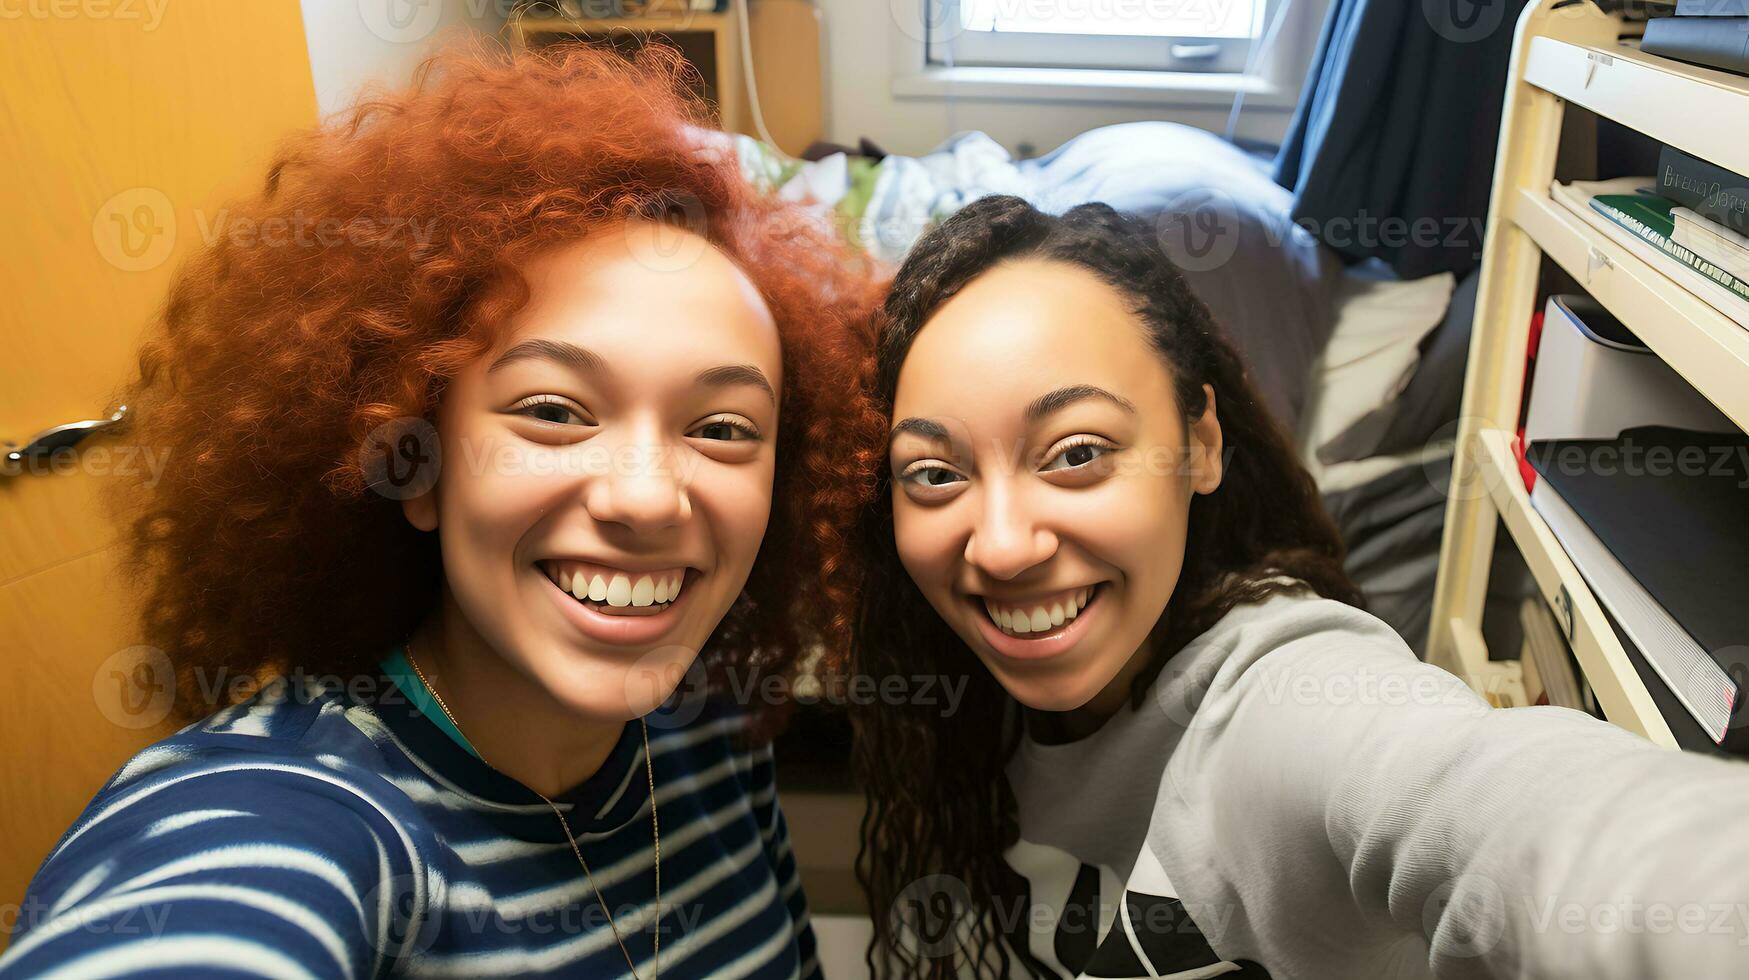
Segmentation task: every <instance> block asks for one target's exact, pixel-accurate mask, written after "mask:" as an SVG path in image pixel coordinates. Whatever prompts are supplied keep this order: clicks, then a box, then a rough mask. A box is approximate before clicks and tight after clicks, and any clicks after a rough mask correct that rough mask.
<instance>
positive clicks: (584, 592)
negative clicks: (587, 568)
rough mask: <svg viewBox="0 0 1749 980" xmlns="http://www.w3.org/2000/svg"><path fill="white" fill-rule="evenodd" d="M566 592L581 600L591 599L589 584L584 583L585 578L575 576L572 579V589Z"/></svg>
mask: <svg viewBox="0 0 1749 980" xmlns="http://www.w3.org/2000/svg"><path fill="white" fill-rule="evenodd" d="M565 591H566V592H569V593H571V594H572V595H574V596H576V597H577V598H579V599H587V598H589V583H587V582H585V581H583V576H581V575H574V576H572V577H571V587H570V588H568V589H566V590H565Z"/></svg>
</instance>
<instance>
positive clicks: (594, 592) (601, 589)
mask: <svg viewBox="0 0 1749 980" xmlns="http://www.w3.org/2000/svg"><path fill="white" fill-rule="evenodd" d="M577 577H578V578H579V579H581V578H582V577H583V576H581V575H579V576H577ZM584 594H585V595H586V596H587V597H588V598H590V599H592V600H594V601H596V602H605V601H607V579H604V578H602V577H601V574H600V573H599V572H597V573H596V575H595V577H594V578H592V579H590V580H589V591H588V592H586V593H584Z"/></svg>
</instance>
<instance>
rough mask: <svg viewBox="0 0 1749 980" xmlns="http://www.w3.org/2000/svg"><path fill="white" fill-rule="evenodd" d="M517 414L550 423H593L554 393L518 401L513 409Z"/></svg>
mask: <svg viewBox="0 0 1749 980" xmlns="http://www.w3.org/2000/svg"><path fill="white" fill-rule="evenodd" d="M511 411H512V412H514V413H516V414H517V415H521V416H525V417H527V418H531V419H534V420H535V421H537V422H545V423H547V424H548V425H574V424H575V425H593V424H594V423H593V422H591V421H589V419H587V418H584V417H583V415H582V414H580V413H579V412H578V411H577V410H576V409H575V408H572V407H571V405H570V404H569V403H568V402H565V401H562V400H560V399H559V398H557V397H555V396H553V395H534V396H531V397H529V398H525V399H523V400H522V401H520V402H518V403H517V404H516V406H515V407H513V408H512V409H511Z"/></svg>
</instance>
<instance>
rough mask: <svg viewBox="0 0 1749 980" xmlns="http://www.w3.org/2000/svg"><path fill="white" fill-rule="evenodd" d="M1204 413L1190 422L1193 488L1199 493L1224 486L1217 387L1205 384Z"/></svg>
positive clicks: (1191, 479)
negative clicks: (1216, 409) (1222, 483)
mask: <svg viewBox="0 0 1749 980" xmlns="http://www.w3.org/2000/svg"><path fill="white" fill-rule="evenodd" d="M1202 395H1203V409H1202V417H1201V418H1199V419H1197V420H1196V421H1194V422H1192V423H1190V446H1189V447H1188V448H1189V450H1190V454H1189V455H1190V460H1191V470H1190V489H1192V490H1194V491H1195V492H1197V493H1214V492H1215V491H1216V490H1218V489H1220V487H1221V477H1222V476H1223V473H1222V471H1221V463H1222V460H1223V459H1224V458H1225V456H1224V455H1223V453H1222V451H1221V450H1222V449H1223V445H1222V443H1221V420H1220V417H1219V416H1218V415H1216V414H1215V389H1214V386H1213V385H1208V384H1205V385H1203V386H1202Z"/></svg>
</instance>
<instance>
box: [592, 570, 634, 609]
mask: <svg viewBox="0 0 1749 980" xmlns="http://www.w3.org/2000/svg"><path fill="white" fill-rule="evenodd" d="M597 581H599V579H597ZM605 598H606V599H607V604H608V605H610V606H629V605H631V604H632V580H631V579H629V578H626V577H625V576H624V575H617V574H616V575H614V577H613V581H611V582H608V583H607V595H606V597H605Z"/></svg>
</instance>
